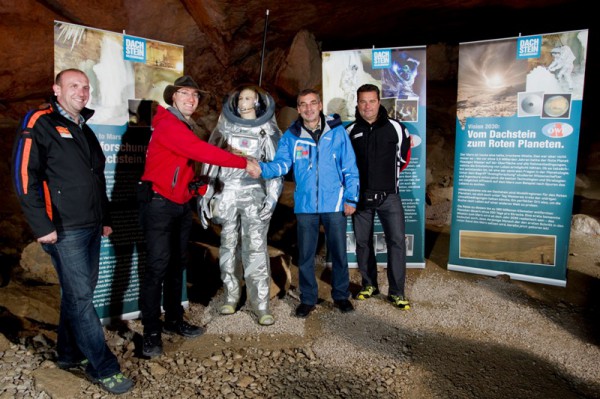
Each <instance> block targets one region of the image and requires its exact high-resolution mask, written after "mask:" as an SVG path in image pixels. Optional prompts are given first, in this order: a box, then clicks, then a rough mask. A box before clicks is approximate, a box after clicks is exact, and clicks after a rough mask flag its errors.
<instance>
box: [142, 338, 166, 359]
mask: <svg viewBox="0 0 600 399" xmlns="http://www.w3.org/2000/svg"><path fill="white" fill-rule="evenodd" d="M162 352H163V347H162V339H161V337H160V332H151V333H148V334H144V345H143V348H142V354H143V355H144V356H147V357H156V356H160V355H161V354H162Z"/></svg>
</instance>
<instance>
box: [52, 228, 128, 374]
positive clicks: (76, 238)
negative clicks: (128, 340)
mask: <svg viewBox="0 0 600 399" xmlns="http://www.w3.org/2000/svg"><path fill="white" fill-rule="evenodd" d="M101 234H102V226H97V227H91V228H85V229H77V230H66V231H59V232H58V240H57V241H56V243H55V244H44V245H42V247H43V248H44V251H46V252H47V253H48V254H50V257H51V258H52V263H53V264H54V268H55V269H56V272H57V274H58V279H59V281H60V291H61V297H60V320H59V323H58V340H57V344H56V346H57V348H56V349H57V352H58V360H59V361H63V362H79V361H81V360H83V359H88V360H89V363H88V365H87V369H86V372H87V374H89V375H90V376H91V377H93V378H105V377H111V376H113V375H115V374H116V373H118V372H119V371H120V367H119V362H118V361H117V358H116V357H115V355H114V354H113V353H112V352H111V351H110V349H109V348H108V346H106V342H105V341H106V340H105V337H104V330H103V329H102V325H101V324H100V319H99V318H98V314H97V313H96V309H95V308H94V304H93V299H94V289H95V288H96V283H97V282H98V271H99V260H100V239H101Z"/></svg>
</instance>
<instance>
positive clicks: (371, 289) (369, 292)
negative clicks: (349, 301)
mask: <svg viewBox="0 0 600 399" xmlns="http://www.w3.org/2000/svg"><path fill="white" fill-rule="evenodd" d="M377 294H379V290H378V289H377V287H375V286H373V285H367V286H365V287H364V288H363V289H362V290H360V292H359V293H358V294H357V295H356V299H359V300H361V301H362V300H364V299H369V298H371V297H372V296H373V295H377Z"/></svg>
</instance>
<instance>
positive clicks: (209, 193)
mask: <svg viewBox="0 0 600 399" xmlns="http://www.w3.org/2000/svg"><path fill="white" fill-rule="evenodd" d="M208 142H209V143H210V144H213V145H215V146H217V147H219V148H225V147H226V146H227V143H226V141H225V138H224V137H223V135H222V134H221V131H220V130H219V125H217V127H216V128H215V130H213V132H212V133H211V135H210V138H209V139H208ZM220 170H221V167H220V166H218V165H213V164H204V165H202V175H203V176H207V177H209V178H210V180H209V182H208V183H207V185H206V191H205V192H204V194H203V195H202V196H199V197H198V200H197V211H198V217H199V218H200V222H201V223H202V227H204V228H205V229H207V228H208V225H209V221H210V220H211V219H212V216H213V215H212V211H211V208H210V201H211V199H212V198H213V196H214V194H215V181H216V178H217V177H218V175H219V171H220Z"/></svg>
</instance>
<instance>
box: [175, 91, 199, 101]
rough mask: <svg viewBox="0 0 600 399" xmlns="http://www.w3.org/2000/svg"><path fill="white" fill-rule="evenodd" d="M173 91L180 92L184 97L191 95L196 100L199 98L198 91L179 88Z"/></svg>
mask: <svg viewBox="0 0 600 399" xmlns="http://www.w3.org/2000/svg"><path fill="white" fill-rule="evenodd" d="M175 93H179V94H181V95H182V96H184V97H192V98H195V99H196V100H199V99H200V93H198V92H192V93H190V92H189V91H179V90H177V91H176V92H175Z"/></svg>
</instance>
